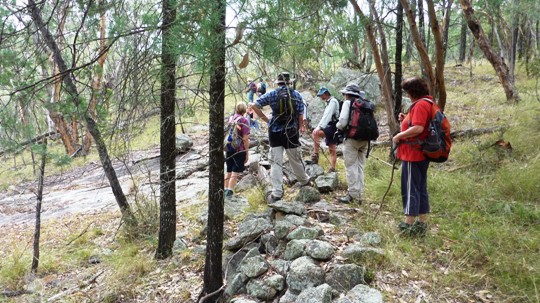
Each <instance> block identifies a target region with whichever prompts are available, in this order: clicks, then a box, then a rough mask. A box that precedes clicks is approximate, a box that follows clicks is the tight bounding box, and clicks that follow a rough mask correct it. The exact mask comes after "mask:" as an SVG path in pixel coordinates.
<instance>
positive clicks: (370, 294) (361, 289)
mask: <svg viewBox="0 0 540 303" xmlns="http://www.w3.org/2000/svg"><path fill="white" fill-rule="evenodd" d="M383 302H384V301H383V296H382V294H381V292H380V291H378V290H376V289H373V288H370V287H368V286H366V285H362V284H360V285H356V286H355V287H354V288H353V289H351V290H350V291H349V292H348V293H347V294H346V295H345V297H341V298H339V299H338V300H336V301H335V303H383Z"/></svg>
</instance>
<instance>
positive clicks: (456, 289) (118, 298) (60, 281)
mask: <svg viewBox="0 0 540 303" xmlns="http://www.w3.org/2000/svg"><path fill="white" fill-rule="evenodd" d="M405 71H407V69H405ZM473 74H474V75H473V77H472V79H470V78H469V70H468V68H465V67H446V80H447V91H448V100H447V105H446V114H447V116H448V117H449V119H450V121H451V124H452V127H453V129H454V130H465V129H471V128H484V127H494V126H499V127H501V129H500V131H496V132H493V133H489V134H485V135H482V136H475V137H470V138H460V139H458V140H456V141H455V142H454V145H453V150H452V154H451V159H450V160H449V161H448V162H446V163H443V164H432V165H431V167H430V169H429V180H428V189H429V193H430V199H431V201H432V214H431V216H430V218H429V220H430V221H429V233H428V235H427V237H425V238H423V239H411V238H404V237H401V236H399V234H398V232H397V228H396V226H397V224H398V223H399V221H400V220H401V218H402V215H401V198H400V191H399V172H398V173H396V174H395V176H394V178H393V183H392V186H391V188H390V191H389V193H388V196H387V197H386V199H385V201H384V204H383V209H382V211H381V212H380V214H379V215H378V216H377V217H376V218H375V215H376V213H377V207H378V206H379V204H380V202H381V198H382V197H383V195H384V193H385V191H386V189H387V187H388V185H389V182H390V180H391V168H390V167H389V166H387V165H385V164H383V163H381V162H380V161H378V160H377V159H376V158H379V159H384V160H386V156H387V154H388V150H387V149H385V148H376V149H374V151H373V152H372V155H373V156H370V158H368V164H367V168H366V195H367V203H364V205H362V209H363V210H364V212H362V213H361V214H357V216H356V217H355V219H354V220H353V222H351V224H353V225H354V226H355V227H357V228H358V229H361V230H365V231H376V232H379V233H380V234H381V236H382V238H383V241H384V244H383V248H384V249H385V250H386V252H387V260H386V262H383V263H382V264H376V267H375V268H373V277H374V279H373V282H372V287H375V288H378V289H379V290H381V291H382V292H383V293H384V295H385V301H386V302H540V290H539V289H538V288H539V286H540V262H538V256H539V253H540V241H539V239H540V178H539V177H538V173H539V172H540V155H539V152H538V151H539V150H540V119H539V116H540V103H539V102H538V101H536V98H535V91H534V89H535V82H534V80H533V79H528V78H527V77H526V76H525V74H524V72H521V71H518V72H517V78H516V83H517V87H518V90H519V93H520V96H521V98H522V99H521V101H520V102H518V103H516V104H508V103H507V102H506V99H505V96H504V92H503V90H502V88H501V86H500V84H499V83H498V79H497V77H496V75H495V73H494V72H493V70H492V68H491V66H490V65H489V64H482V65H478V66H476V67H475V68H474V71H473ZM148 126H149V127H148V129H146V130H145V131H144V134H143V135H141V136H140V137H138V138H137V139H135V140H134V142H132V143H131V145H132V146H136V147H138V148H141V149H144V148H145V147H146V148H147V147H149V146H148V144H152V145H153V146H155V144H157V143H158V142H155V140H157V139H156V138H155V136H154V138H153V139H151V140H149V138H152V135H148V134H157V133H158V132H159V130H158V127H159V125H158V124H157V123H149V124H148ZM150 126H151V127H150ZM500 140H504V141H505V142H506V143H508V144H498V143H497V142H500ZM509 146H511V148H510V147H509ZM24 157H26V158H25V161H24V163H30V161H31V160H30V158H29V155H28V154H25V155H24ZM90 160H92V159H91V158H87V159H86V160H85V161H87V162H88V161H90ZM322 161H323V163H322V165H323V166H324V165H328V163H325V162H324V161H325V160H324V157H323V160H322ZM59 162H61V161H59ZM82 162H83V160H81V159H79V160H77V161H75V162H72V163H70V164H66V165H64V166H62V169H61V170H62V172H66V171H68V170H70V169H74V168H75V167H76V166H78V165H83V164H84V163H82ZM17 163H23V161H22V159H21V158H20V157H19V158H17ZM1 165H2V170H1V172H0V173H1V178H2V183H3V184H4V188H8V187H9V186H10V185H18V184H19V183H20V182H21V181H22V180H31V179H32V178H33V177H32V170H31V167H30V166H27V168H26V169H22V170H18V172H17V173H16V174H13V172H12V171H11V170H9V167H11V166H13V161H11V160H10V161H3V163H2V164H1ZM51 167H52V166H51ZM58 170H59V168H55V170H52V171H50V172H49V173H50V174H52V173H55V174H57V173H60V172H59V171H58ZM338 171H339V174H340V180H345V172H344V168H343V161H342V159H340V160H339V163H338ZM9 176H11V177H9ZM243 194H244V195H246V196H247V197H248V200H249V202H250V204H251V205H252V206H253V211H260V210H263V209H264V202H263V197H262V193H261V192H260V191H257V190H253V191H248V192H245V193H243ZM132 197H133V196H132ZM138 199H139V200H138V201H137V205H138V208H139V210H140V211H141V212H140V214H141V216H142V217H144V218H146V219H147V220H146V221H145V225H144V226H142V227H141V229H140V230H136V231H133V230H131V231H129V232H127V231H126V230H124V229H123V227H122V225H121V223H120V219H119V214H118V213H117V212H114V213H110V212H104V213H100V214H98V215H95V214H94V215H89V214H78V215H73V216H69V217H65V218H61V219H58V220H54V221H53V220H50V221H46V222H43V230H42V239H41V256H42V259H41V262H40V268H39V269H38V277H37V279H31V276H30V275H29V274H28V273H29V269H30V263H31V262H30V261H31V260H30V259H31V253H32V249H31V247H32V235H33V226H32V225H13V226H3V227H2V229H1V231H0V247H2V249H1V250H0V290H2V291H4V292H8V291H9V292H11V291H16V290H20V289H27V290H28V291H29V292H31V293H30V294H25V295H21V296H17V297H13V298H6V297H0V302H34V301H35V300H38V299H39V298H41V299H42V300H43V299H47V298H50V297H51V296H53V295H55V294H58V293H61V292H62V291H63V290H64V289H67V288H69V287H72V286H73V285H79V286H80V288H81V289H80V290H79V291H74V292H72V293H71V294H70V295H68V296H65V297H63V298H61V300H62V302H82V301H86V302H98V301H99V302H149V301H155V302H192V301H193V300H195V299H196V297H197V295H198V292H199V291H200V289H201V287H202V278H201V277H202V272H203V265H204V255H203V254H200V253H197V251H196V249H194V250H189V251H187V252H183V253H181V254H175V255H174V256H173V257H172V258H171V259H169V260H166V261H159V262H157V261H155V260H154V259H153V253H154V251H155V248H156V245H157V226H158V222H157V216H156V212H157V208H156V207H155V205H156V204H155V203H156V201H151V200H148V199H140V198H138ZM326 199H327V200H328V201H332V200H333V195H328V196H327V197H326ZM132 200H133V199H132ZM195 216H196V215H195V213H190V212H187V211H183V212H181V213H179V218H178V223H177V230H178V231H179V233H182V234H183V235H185V238H190V239H194V240H193V241H194V242H196V240H195V238H197V237H200V236H199V234H200V232H201V230H200V226H199V224H198V223H197V221H196V218H195ZM234 223H235V222H228V223H227V224H228V225H229V227H228V228H229V229H234ZM197 241H202V240H201V239H198V240H197ZM194 247H197V246H194ZM103 250H106V251H107V254H105V255H106V257H104V258H103V259H102V260H100V263H99V264H98V265H95V266H94V265H90V264H89V262H88V259H89V258H90V257H91V256H92V255H94V254H95V252H96V251H103ZM96 266H97V267H96ZM100 271H102V272H103V274H102V275H100V276H99V279H98V280H97V281H98V283H96V284H92V285H86V284H84V281H87V280H89V279H91V278H92V277H93V276H94V275H96V273H99V272H100Z"/></svg>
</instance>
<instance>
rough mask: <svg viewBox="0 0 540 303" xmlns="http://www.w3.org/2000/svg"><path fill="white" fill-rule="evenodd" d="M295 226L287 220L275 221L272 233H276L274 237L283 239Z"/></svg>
mask: <svg viewBox="0 0 540 303" xmlns="http://www.w3.org/2000/svg"><path fill="white" fill-rule="evenodd" d="M295 226H296V225H294V224H292V223H291V222H289V221H285V220H281V221H277V222H276V224H275V225H274V233H275V234H276V237H277V238H278V239H283V238H285V237H286V236H287V235H288V234H289V231H290V230H291V229H292V228H293V227H295Z"/></svg>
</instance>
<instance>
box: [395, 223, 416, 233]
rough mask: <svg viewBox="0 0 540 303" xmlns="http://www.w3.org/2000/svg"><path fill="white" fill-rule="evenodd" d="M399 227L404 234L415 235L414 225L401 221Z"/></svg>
mask: <svg viewBox="0 0 540 303" xmlns="http://www.w3.org/2000/svg"><path fill="white" fill-rule="evenodd" d="M398 229H399V231H400V232H401V234H402V235H404V236H412V235H413V226H412V225H411V224H409V223H406V222H401V223H399V224H398Z"/></svg>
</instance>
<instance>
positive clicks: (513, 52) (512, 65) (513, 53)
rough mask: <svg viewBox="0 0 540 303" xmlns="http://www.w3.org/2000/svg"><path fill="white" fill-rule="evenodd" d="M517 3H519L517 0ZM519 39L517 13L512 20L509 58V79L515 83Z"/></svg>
mask: <svg viewBox="0 0 540 303" xmlns="http://www.w3.org/2000/svg"><path fill="white" fill-rule="evenodd" d="M516 2H518V1H517V0H516ZM518 39H519V14H518V13H515V14H514V16H513V18H512V36H511V42H510V57H509V58H508V67H509V71H510V72H509V73H508V76H509V79H510V80H511V81H512V82H514V72H515V70H516V57H517V46H518Z"/></svg>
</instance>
